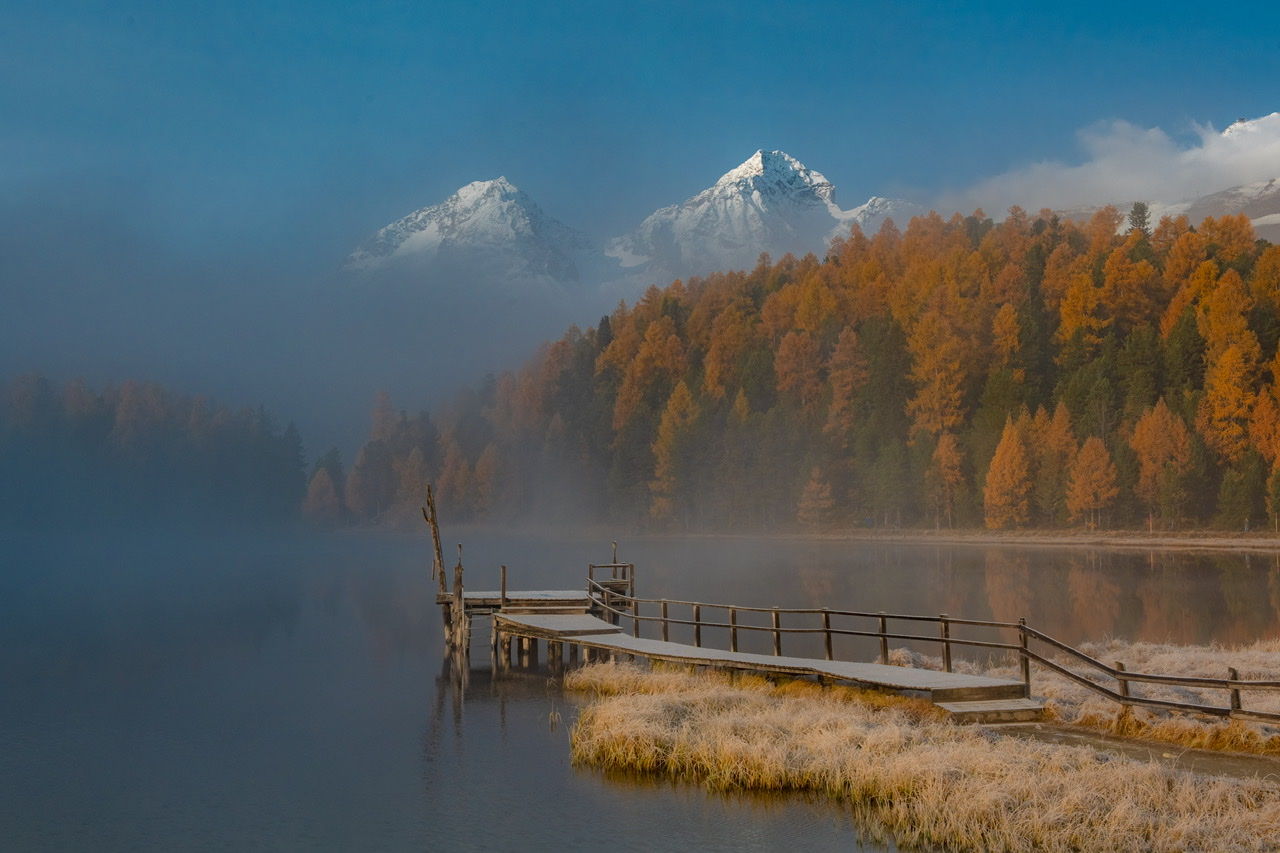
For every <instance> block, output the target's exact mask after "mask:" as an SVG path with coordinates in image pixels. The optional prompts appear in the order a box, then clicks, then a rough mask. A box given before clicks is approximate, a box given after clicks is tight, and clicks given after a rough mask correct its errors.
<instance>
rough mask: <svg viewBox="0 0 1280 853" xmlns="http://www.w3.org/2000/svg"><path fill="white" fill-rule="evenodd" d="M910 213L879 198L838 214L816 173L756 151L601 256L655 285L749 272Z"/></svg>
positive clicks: (782, 155) (828, 187) (827, 185)
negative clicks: (761, 262) (764, 259)
mask: <svg viewBox="0 0 1280 853" xmlns="http://www.w3.org/2000/svg"><path fill="white" fill-rule="evenodd" d="M908 211H911V212H912V213H914V212H915V210H914V209H913V206H912V205H909V204H908V203H907V202H903V201H900V200H890V199H877V198H872V199H871V200H870V201H868V202H867V203H866V204H864V205H862V206H860V207H857V208H854V209H853V210H848V211H846V210H842V209H841V208H840V206H839V205H838V204H837V203H836V201H835V187H834V186H833V185H832V183H831V182H830V181H828V180H827V179H826V177H825V176H823V175H822V173H821V172H818V171H816V170H813V169H809V168H807V167H806V166H805V165H804V164H803V163H801V162H800V161H799V160H796V159H795V158H794V157H792V156H790V155H789V154H787V153H786V152H783V151H764V150H760V151H757V152H756V153H755V154H753V155H751V157H749V158H748V159H747V160H746V162H744V163H742V165H740V166H738V167H737V168H734V169H731V170H729V171H728V172H726V173H725V174H724V175H723V176H721V177H720V179H719V180H717V181H716V182H715V184H713V185H712V186H711V187H709V188H708V189H705V190H703V191H702V192H700V193H698V194H697V195H695V196H693V197H692V198H690V199H688V200H686V201H684V202H682V203H680V204H675V205H671V206H669V207H664V208H662V209H661V210H658V211H655V212H654V213H653V214H651V215H650V216H649V217H648V218H646V219H645V220H644V221H643V222H641V223H640V225H639V227H638V228H636V229H635V230H634V231H632V232H631V233H629V234H625V235H623V236H621V237H616V238H614V239H613V240H611V241H610V242H609V244H608V247H607V248H606V254H608V255H609V256H610V257H613V258H615V259H616V260H617V261H618V262H619V265H620V266H622V267H624V268H634V267H643V272H644V273H646V274H647V275H648V277H650V278H654V279H655V280H661V279H663V278H668V279H670V278H679V277H687V276H690V275H703V274H706V273H709V272H713V271H715V270H726V269H749V268H750V267H752V266H754V265H755V263H756V260H757V258H758V257H759V256H760V253H761V252H768V253H770V254H771V255H775V256H777V255H782V254H785V253H787V252H792V253H794V254H797V255H803V254H806V253H808V252H814V253H816V254H822V253H823V252H824V251H825V250H826V247H827V245H828V244H829V243H830V241H831V238H832V237H833V236H836V235H844V234H847V233H848V230H849V226H850V225H852V224H853V223H854V222H857V223H859V224H860V225H863V226H864V227H866V226H868V225H869V226H872V227H875V226H878V225H879V223H880V222H882V221H883V220H884V219H885V218H886V217H888V216H890V215H895V214H903V213H908Z"/></svg>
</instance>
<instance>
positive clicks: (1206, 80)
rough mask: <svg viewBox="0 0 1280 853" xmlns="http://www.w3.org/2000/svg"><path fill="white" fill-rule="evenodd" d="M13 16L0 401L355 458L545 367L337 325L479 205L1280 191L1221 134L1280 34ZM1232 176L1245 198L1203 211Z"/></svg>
mask: <svg viewBox="0 0 1280 853" xmlns="http://www.w3.org/2000/svg"><path fill="white" fill-rule="evenodd" d="M0 12H2V14H0V21H2V22H3V26H0V380H3V379H6V378H8V377H9V376H12V375H14V374H16V373H19V372H23V371H29V370H42V371H44V372H45V373H46V374H49V375H50V376H51V377H53V378H55V379H58V380H64V381H65V380H67V379H70V378H73V377H76V376H81V377H84V378H85V379H87V380H88V381H89V382H90V383H91V384H95V385H101V384H103V383H105V382H109V381H115V382H118V381H120V380H122V379H125V378H130V377H133V378H141V379H153V380H156V381H159V382H162V383H164V384H166V385H169V386H171V387H175V388H178V389H180V390H186V391H188V392H193V393H194V392H202V393H208V394H212V395H214V396H216V397H218V398H220V399H224V400H227V401H230V402H236V403H239V402H244V403H249V404H256V403H259V402H262V403H266V404H267V405H268V407H270V408H272V409H274V410H276V411H279V412H281V413H282V417H284V418H286V419H287V418H297V419H299V421H300V422H301V425H302V427H303V433H304V435H306V436H308V437H309V438H310V439H313V441H312V444H313V447H314V448H315V449H320V448H323V447H326V446H328V444H329V443H330V441H331V439H330V438H328V437H327V436H328V435H330V434H333V435H335V436H337V438H335V439H333V440H336V441H339V442H340V443H343V446H344V447H347V448H348V449H349V448H350V447H351V446H353V442H354V439H355V438H357V437H358V436H359V435H361V434H363V429H364V424H365V419H364V412H365V411H367V405H368V403H369V401H370V400H372V395H373V391H374V389H377V388H379V387H384V388H389V389H391V390H392V391H393V395H394V397H395V399H396V401H397V402H398V403H399V404H400V405H402V406H405V407H406V408H410V409H416V408H420V407H423V406H426V405H434V403H435V402H436V401H437V400H438V399H439V397H440V395H442V394H444V393H445V391H446V390H451V389H452V388H453V387H456V385H455V383H462V382H473V381H475V380H476V379H477V378H478V375H479V374H480V373H481V372H483V371H484V370H491V369H500V368H504V367H515V366H517V365H518V364H519V363H520V361H522V360H523V358H524V356H525V354H527V350H524V349H520V350H519V352H517V351H516V350H517V346H516V343H515V342H514V339H513V341H510V342H509V344H510V345H509V347H508V348H507V350H498V349H496V348H494V347H493V346H491V345H489V344H486V345H488V346H489V351H486V355H487V356H488V359H489V362H488V364H485V365H479V364H473V363H470V362H464V363H458V359H457V357H456V353H455V350H456V349H457V348H456V347H455V346H453V343H454V341H451V340H450V339H448V335H450V334H454V335H455V336H456V335H457V334H459V333H458V332H457V329H456V328H455V327H456V324H455V323H452V322H451V321H452V318H450V317H446V316H444V315H443V313H442V312H441V310H440V309H439V308H438V307H436V308H434V309H433V310H435V311H436V313H437V314H440V315H441V316H439V317H426V318H422V319H421V320H419V318H418V317H417V316H412V317H408V316H406V317H401V318H398V319H400V320H401V321H402V322H403V323H404V324H405V326H406V332H405V336H402V337H395V336H392V335H387V334H385V333H383V330H381V329H377V328H374V327H373V326H372V325H371V324H372V323H373V322H374V321H372V320H370V319H369V318H367V317H363V318H362V317H361V316H359V314H360V312H359V309H358V308H353V309H351V311H350V312H349V313H346V314H339V315H338V316H336V317H335V316H334V310H333V309H332V308H331V307H330V308H328V309H322V308H321V307H319V303H320V302H322V301H323V299H321V298H319V297H318V296H317V294H320V293H321V292H322V291H323V285H324V283H325V279H326V278H331V277H332V276H333V275H334V273H335V271H336V268H337V266H338V265H339V264H340V262H341V261H342V259H343V258H344V257H345V256H346V255H347V253H348V252H350V251H351V250H352V249H353V248H354V247H355V246H356V245H358V244H359V243H361V242H362V241H363V240H364V239H365V238H366V237H368V236H369V235H370V234H371V233H372V232H373V231H375V230H376V229H378V228H380V227H381V226H383V225H385V224H387V223H388V222H391V221H393V220H395V219H398V218H399V217H401V216H403V215H405V214H407V213H409V212H411V211H413V210H415V209H417V208H420V207H424V206H427V205H432V204H437V203H439V202H440V201H442V200H444V199H445V198H446V197H448V196H449V195H450V194H451V193H453V192H454V191H455V190H457V189H458V188H459V187H461V186H462V185H464V184H466V183H469V182H471V181H474V180H483V179H490V178H495V177H497V176H499V175H505V176H506V177H507V178H508V179H509V180H511V181H512V182H513V183H515V184H516V185H518V186H519V187H521V188H522V189H523V190H525V191H526V192H527V193H528V194H529V195H530V196H531V197H532V198H533V199H535V200H536V201H537V202H538V203H539V204H540V205H541V206H542V207H543V208H544V209H545V210H546V211H547V212H548V213H550V214H551V215H552V216H555V217H556V218H558V219H560V220H561V221H563V222H564V223H565V224H567V225H570V226H573V227H575V228H578V229H581V230H584V231H586V232H588V233H590V234H592V235H594V236H596V237H609V236H614V235H618V234H621V233H624V232H626V231H628V230H630V229H631V228H633V227H635V226H636V225H637V224H638V223H639V222H640V221H641V220H642V219H643V218H644V217H645V216H647V215H648V214H649V213H651V212H653V211H654V210H655V209H656V208H658V207H660V206H664V205H668V204H674V203H678V202H680V201H683V200H684V199H686V198H688V197H689V196H691V195H693V194H694V193H696V192H698V191H700V190H701V189H703V188H705V187H707V186H709V185H710V184H711V183H712V182H713V181H715V180H716V179H717V178H718V177H719V176H720V175H721V174H723V173H724V172H726V171H728V170H729V169H732V168H733V167H735V166H737V165H738V164H739V163H741V162H742V161H744V160H746V159H747V158H748V157H749V156H750V155H751V154H752V153H753V152H754V151H755V150H757V149H759V148H765V149H775V148H777V149H782V150H785V151H787V152H788V153H790V154H791V155H793V156H795V157H797V158H799V159H800V160H801V161H802V162H804V163H805V164H807V165H808V166H810V167H811V168H814V169H818V170H819V171H821V172H823V173H824V174H825V175H826V176H827V177H828V178H829V179H831V180H832V182H833V183H834V184H835V185H836V187H837V200H838V201H839V202H840V204H841V205H842V206H843V207H845V208H850V207H853V206H855V205H857V204H859V203H861V202H863V201H865V200H866V199H867V197H868V196H870V195H873V194H876V195H891V196H892V195H904V196H907V197H909V198H912V199H913V200H916V201H923V202H925V203H927V204H937V205H938V206H939V207H940V208H942V209H943V212H944V213H949V212H951V211H952V210H955V209H962V210H964V211H965V212H968V211H969V210H971V209H972V207H973V206H976V205H978V204H982V205H983V206H984V207H985V208H986V209H987V211H988V212H989V213H992V214H995V215H997V216H998V215H1000V213H1001V211H1002V210H1003V209H1004V207H1006V206H1007V205H1008V204H1010V203H1013V202H1017V203H1020V204H1022V205H1023V206H1024V207H1027V208H1029V209H1032V210H1036V209H1038V208H1039V207H1040V206H1042V205H1049V204H1055V203H1056V204H1058V205H1060V206H1061V205H1067V204H1069V203H1072V202H1073V200H1074V199H1073V197H1072V193H1075V194H1076V195H1077V196H1079V195H1083V196H1085V197H1087V199H1088V200H1091V201H1108V200H1112V199H1110V198H1105V197H1104V198H1099V197H1098V196H1099V195H1100V194H1101V195H1105V194H1108V193H1119V194H1121V196H1122V197H1123V198H1128V199H1133V198H1137V197H1143V198H1147V199H1152V200H1155V199H1163V200H1167V201H1177V200H1181V199H1183V198H1184V197H1185V196H1187V195H1188V193H1192V192H1193V191H1196V190H1198V189H1205V190H1207V191H1213V190H1217V189H1221V188H1225V187H1226V186H1230V185H1232V182H1234V183H1242V182H1244V181H1245V180H1258V179H1260V178H1259V177H1258V175H1262V176H1263V177H1267V178H1270V177H1275V176H1276V175H1277V174H1278V173H1280V122H1277V123H1274V124H1276V127H1274V128H1273V131H1274V132H1271V135H1270V136H1267V137H1266V138H1265V139H1263V142H1264V143H1265V145H1264V146H1262V147H1258V146H1256V145H1254V146H1253V147H1252V148H1250V149H1249V150H1247V151H1242V150H1240V149H1241V148H1242V146H1240V145H1235V146H1234V147H1233V146H1230V145H1227V146H1224V145H1219V144H1215V143H1214V135H1213V134H1212V133H1210V132H1208V130H1206V128H1208V127H1209V126H1212V127H1214V128H1216V129H1217V130H1221V129H1223V128H1224V127H1226V126H1227V125H1228V124H1229V123H1230V122H1232V121H1233V120H1235V119H1236V118H1238V117H1247V118H1254V117H1259V116H1263V115H1267V114H1270V113H1272V112H1273V111H1275V110H1277V109H1280V89H1278V88H1277V85H1276V84H1277V82H1280V4H1249V5H1248V6H1241V5H1237V6H1234V7H1231V8H1217V7H1211V6H1206V5H1204V4H1195V5H1192V4H1180V3H1159V4H1154V3H1108V4H1100V3H1094V2H1073V3H1055V4H1044V3H1029V2H1019V3H982V4H978V3H972V2H954V3H952V2H932V3H906V2H830V0H827V1H826V2H818V1H817V0H801V2H791V3H761V2H755V0H733V1H732V2H704V3H688V4H686V3H676V2H670V3H663V2H658V3H651V2H643V0H634V2H628V3H616V2H607V0H594V2H554V0H539V2H536V3H521V2H491V0H472V2H451V0H445V1H444V2H411V1H410V0H398V2H391V0H360V2H334V0H307V2H301V0H253V2H250V0H220V2H206V3H197V2H190V0H165V1H164V2H152V0H137V1H136V2H119V0H117V2H110V3H107V2H92V0H86V2H66V0H0ZM1251 144H1252V143H1251ZM1272 163H1275V164H1276V168H1274V169H1272V168H1271V164H1272ZM1209 172H1212V174H1214V175H1215V178H1214V180H1215V181H1219V182H1226V183H1223V185H1222V186H1211V187H1199V186H1198V185H1194V184H1192V185H1188V184H1187V181H1186V180H1185V174H1190V173H1195V174H1207V173H1209ZM1184 173H1185V174H1184ZM1251 176H1252V177H1251ZM1032 195H1035V196H1037V198H1036V199H1035V200H1033V199H1031V198H1028V196H1032ZM1117 200H1118V199H1117ZM948 208H949V209H948ZM326 298H327V297H326ZM343 298H344V299H345V298H347V297H345V296H344V297H343ZM325 310H327V311H328V314H327V315H326V314H325ZM383 310H384V311H386V312H390V313H394V308H389V307H386V306H383ZM483 310H486V311H487V310H498V307H496V306H495V307H493V308H491V307H490V306H484V307H483ZM516 319H521V318H516ZM594 319H595V318H594V317H577V318H574V320H573V321H574V322H579V323H584V322H591V321H593V320H594ZM420 322H421V323H426V324H430V323H434V324H435V325H434V326H432V327H431V328H427V327H426V326H419V325H416V324H419V323H420ZM361 324H363V326H364V327H365V328H364V330H363V332H361V331H360V330H359V328H356V329H354V330H353V329H352V328H350V327H352V326H355V327H360V326H361ZM566 324H567V323H566ZM560 329H563V326H559V327H557V329H556V330H555V334H559V330H560ZM361 334H363V336H364V337H363V338H361ZM530 334H531V333H530ZM538 334H541V335H543V336H544V337H545V336H547V335H546V334H545V333H544V332H542V331H541V330H539V331H538ZM494 337H495V336H494V335H490V338H494ZM371 339H376V340H377V341H378V347H370V346H369V343H368V342H369V341H370V340H371ZM357 341H363V342H362V343H357ZM471 343H472V344H473V346H478V345H479V344H476V342H474V341H473V342H471ZM492 343H496V341H494V342H492ZM357 350H360V352H359V353H357ZM442 353H445V354H446V355H448V356H450V357H454V362H452V363H451V362H449V361H448V360H447V359H446V358H445V357H444V356H442ZM357 356H360V357H357ZM425 365H430V366H431V368H432V369H431V370H430V371H425V370H424V369H423V368H424V366H425ZM442 365H443V366H442ZM428 375H430V376H431V377H432V378H433V379H434V383H435V384H434V385H431V384H430V382H429V381H428V380H427V379H426V378H424V377H426V376H428ZM315 436H319V438H318V439H315V438H314V437H315Z"/></svg>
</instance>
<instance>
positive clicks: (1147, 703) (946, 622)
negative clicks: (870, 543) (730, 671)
mask: <svg viewBox="0 0 1280 853" xmlns="http://www.w3.org/2000/svg"><path fill="white" fill-rule="evenodd" d="M624 567H625V568H624ZM594 569H610V570H612V571H614V572H615V575H614V577H613V578H610V579H608V580H610V581H612V583H606V582H602V581H600V580H597V579H596V577H595V573H594ZM621 581H626V584H625V585H624V584H622V583H621ZM634 582H635V574H634V566H633V565H630V564H618V565H616V566H615V565H613V564H604V565H596V566H594V567H593V568H592V571H591V572H590V577H589V578H588V584H587V591H588V594H589V595H590V596H591V597H592V598H593V599H594V601H595V602H596V606H597V607H598V608H599V609H600V611H601V612H602V613H603V614H604V615H605V616H606V617H607V618H608V619H609V620H610V621H611V622H613V623H614V624H622V623H623V622H624V621H625V620H630V621H631V627H632V634H633V635H634V636H636V637H639V636H640V626H641V625H642V624H650V625H657V626H658V631H659V633H660V636H661V639H663V640H667V639H668V638H669V636H670V628H671V626H672V625H678V626H683V627H687V628H692V631H693V640H694V645H695V646H698V647H701V646H702V632H703V631H704V630H724V631H728V633H729V645H730V651H734V652H736V651H738V635H739V633H741V632H757V633H767V634H770V635H771V636H772V638H773V654H774V655H776V656H781V655H782V638H783V637H784V636H787V635H815V634H820V635H822V636H823V646H824V651H825V654H826V658H827V660H833V659H834V658H833V638H835V637H868V638H876V639H878V640H879V641H880V662H881V663H888V661H889V645H888V643H889V641H890V640H897V641H905V642H916V643H931V644H939V645H941V648H942V663H943V669H944V670H945V671H947V672H951V671H953V661H952V654H951V651H952V648H953V647H956V646H960V647H965V648H973V649H987V650H991V651H1003V652H1005V653H1008V654H1010V655H1013V656H1016V657H1017V659H1018V661H1019V664H1020V668H1021V675H1022V681H1023V683H1024V684H1025V686H1026V688H1027V691H1028V693H1029V692H1030V689H1031V668H1030V664H1031V663H1033V662H1034V663H1035V664H1037V665H1038V666H1040V667H1043V668H1044V669H1047V670H1049V671H1051V672H1053V673H1056V674H1057V675H1059V676H1061V677H1063V678H1066V679H1068V680H1070V681H1073V682H1075V683H1077V684H1079V685H1081V686H1083V687H1085V688H1087V689H1089V690H1091V691H1093V692H1095V693H1097V694H1098V695H1100V696H1103V697H1105V698H1107V699H1110V700H1111V701H1114V702H1117V703H1119V704H1121V705H1125V706H1139V707H1146V708H1157V709H1162V710H1171V711H1178V712H1183V713H1194V714H1205V715H1211V716H1217V717H1227V718H1232V719H1245V720H1256V721H1262V722H1280V714H1277V713H1271V712H1267V711H1252V710H1247V709H1245V708H1244V707H1243V703H1242V701H1241V696H1240V694H1241V692H1242V691H1260V692H1268V691H1277V690H1280V681H1277V680H1248V679H1241V678H1239V677H1238V673H1237V672H1236V670H1235V669H1234V668H1232V669H1230V670H1229V677H1227V678H1211V677H1206V676H1180V675H1164V674H1158V673H1147V672H1131V671H1129V670H1127V669H1125V668H1124V665H1123V664H1122V663H1120V662H1118V661H1117V662H1116V664H1115V666H1110V665H1108V664H1106V663H1104V662H1102V661H1100V660H1097V659H1096V658H1094V657H1092V656H1090V655H1088V654H1086V653H1084V652H1083V651H1081V650H1079V649H1077V648H1074V647H1073V646H1070V645H1068V644H1066V643H1063V642H1061V641H1059V640H1056V639H1054V638H1053V637H1051V636H1049V635H1048V634H1045V633H1044V632H1042V631H1039V630H1037V629H1035V628H1032V627H1030V626H1029V625H1027V624H1026V620H1019V621H1018V622H1001V621H996V620H988V619H966V618H960V617H953V616H949V615H947V614H945V613H944V614H939V615H938V616H923V615H920V614H911V613H886V612H869V611H856V610H836V609H831V608H825V607H824V608H788V607H749V606H739V605H731V604H713V603H707V602H701V601H687V600H682V599H662V598H637V597H636V596H635V594H634ZM624 587H625V591H623V588H624ZM655 608H656V609H657V611H658V612H657V613H656V614H654V612H653V611H654V609H655ZM673 608H676V609H685V608H687V609H688V611H689V616H687V617H684V616H681V615H676V614H673V613H672V612H671V611H672V609H673ZM643 609H647V610H648V612H647V613H646V612H642V610H643ZM706 613H710V614H711V615H713V616H714V615H718V614H719V613H724V614H726V616H725V620H726V621H720V620H719V619H711V618H705V615H704V614H706ZM741 614H765V615H767V616H768V617H769V623H768V624H757V623H753V622H749V621H748V622H743V621H739V618H738V617H739V615H741ZM784 617H791V619H790V620H789V621H790V624H787V620H784ZM796 617H799V618H800V620H801V624H795V622H796ZM818 619H820V620H821V621H820V623H819V624H814V620H818ZM858 619H870V620H874V621H875V627H874V628H860V627H852V626H850V625H849V624H847V621H848V620H858ZM804 620H809V621H807V622H806V621H804ZM837 620H839V621H840V624H838V623H837ZM891 622H908V623H932V624H936V625H938V633H936V634H921V633H908V632H904V631H902V630H889V623H891ZM955 627H969V628H983V629H989V630H995V631H1008V632H1014V633H1016V637H1017V638H1016V640H1015V641H1013V642H1002V641H999V640H990V639H975V638H970V637H963V636H955V635H953V634H952V628H955ZM1033 642H1034V643H1040V644H1043V645H1044V646H1047V647H1048V648H1049V649H1051V650H1053V652H1056V653H1058V654H1059V655H1065V656H1066V657H1067V658H1068V659H1069V660H1071V661H1074V662H1075V663H1076V664H1078V666H1079V668H1080V669H1082V670H1083V672H1080V671H1077V670H1076V669H1072V668H1071V667H1070V666H1067V665H1065V664H1064V663H1062V662H1061V661H1059V660H1054V659H1053V658H1051V657H1049V656H1048V655H1047V654H1042V653H1041V652H1040V651H1037V650H1036V649H1033V648H1032V646H1031V644H1032V643H1033ZM1053 652H1050V653H1053ZM1099 679H1103V680H1099ZM1131 684H1153V685H1164V686H1175V687H1190V688H1199V689H1205V690H1223V691H1226V692H1227V694H1228V697H1229V698H1228V703H1227V704H1226V705H1208V704H1201V703H1196V702H1182V701H1175V700H1171V699H1157V698H1154V697H1148V696H1138V695H1135V694H1134V692H1133V691H1132V689H1131V687H1130V685H1131Z"/></svg>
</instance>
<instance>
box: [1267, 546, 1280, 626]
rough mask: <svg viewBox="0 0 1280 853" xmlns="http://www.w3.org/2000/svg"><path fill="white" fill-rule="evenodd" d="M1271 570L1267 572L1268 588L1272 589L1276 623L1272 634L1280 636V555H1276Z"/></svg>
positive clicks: (1273, 612) (1272, 611) (1273, 614)
mask: <svg viewBox="0 0 1280 853" xmlns="http://www.w3.org/2000/svg"><path fill="white" fill-rule="evenodd" d="M1272 560H1273V561H1274V562H1273V563H1272V566H1271V570H1270V571H1268V572H1267V586H1268V587H1270V589H1271V613H1272V616H1273V617H1274V619H1275V621H1274V622H1273V623H1272V625H1273V628H1272V632H1273V633H1276V634H1280V554H1276V555H1275V556H1274V557H1273V558H1272Z"/></svg>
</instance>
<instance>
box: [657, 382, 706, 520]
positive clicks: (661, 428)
mask: <svg viewBox="0 0 1280 853" xmlns="http://www.w3.org/2000/svg"><path fill="white" fill-rule="evenodd" d="M697 417H698V407H697V406H696V405H695V404H694V401H693V394H691V393H689V386H688V385H686V384H685V383H684V382H679V383H677V384H676V387H675V390H674V391H672V392H671V398H670V399H669V400H667V407H666V409H665V410H663V412H662V421H661V422H660V423H659V424H658V437H657V438H656V439H654V442H653V458H654V469H653V481H652V482H651V483H650V484H649V491H650V492H651V493H652V495H653V500H652V502H651V503H650V504H649V514H650V515H651V516H652V517H653V518H654V519H656V520H658V521H671V520H673V519H675V518H676V517H677V514H678V512H679V511H680V510H687V506H682V504H684V503H685V502H684V501H683V500H681V498H682V496H683V495H684V493H685V492H687V490H688V478H689V476H690V475H691V473H692V472H691V471H690V470H689V467H690V466H689V432H690V430H691V428H692V426H693V423H694V421H695V420H696V419H697ZM679 514H680V515H683V516H684V520H685V521H687V520H688V519H687V512H684V513H679Z"/></svg>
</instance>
